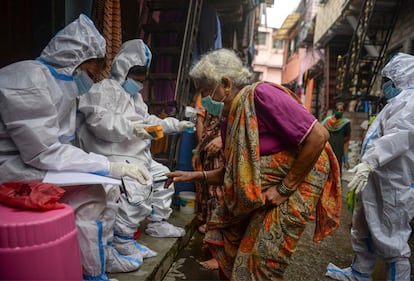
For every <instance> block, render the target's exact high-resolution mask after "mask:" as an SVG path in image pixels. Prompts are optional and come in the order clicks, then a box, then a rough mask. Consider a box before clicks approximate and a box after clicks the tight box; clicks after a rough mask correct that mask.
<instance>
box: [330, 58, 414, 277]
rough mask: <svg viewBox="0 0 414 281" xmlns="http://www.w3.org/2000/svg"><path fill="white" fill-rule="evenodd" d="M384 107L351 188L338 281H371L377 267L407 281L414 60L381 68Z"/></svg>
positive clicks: (412, 213) (413, 180)
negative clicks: (346, 261)
mask: <svg viewBox="0 0 414 281" xmlns="http://www.w3.org/2000/svg"><path fill="white" fill-rule="evenodd" d="M382 76H383V77H385V78H389V79H390V80H389V81H387V82H386V83H384V84H383V95H384V97H385V98H387V105H386V106H385V107H384V108H383V109H382V110H381V112H380V113H379V114H378V115H377V117H376V119H375V120H374V122H373V123H372V124H371V126H370V127H369V129H368V131H367V134H366V137H365V139H364V142H363V144H362V151H361V161H360V162H361V163H360V164H358V165H357V166H355V167H354V169H353V171H352V172H355V173H356V174H355V176H354V178H353V179H352V180H351V182H350V183H349V185H348V186H349V187H350V188H351V190H352V189H354V190H355V192H356V195H357V204H356V208H355V210H354V213H353V217H352V229H351V241H352V248H353V250H354V253H355V256H354V259H353V262H352V265H351V266H350V267H348V268H345V269H340V268H338V267H336V266H335V265H333V264H329V265H328V268H327V272H326V275H327V276H329V277H331V278H333V279H336V280H372V278H371V274H372V273H373V271H374V267H375V262H376V260H377V259H381V260H383V261H384V263H385V264H386V276H384V280H397V281H405V280H410V275H411V266H410V260H409V258H410V255H411V250H410V246H409V244H408V240H409V238H410V235H411V226H410V221H411V220H412V219H413V217H414V188H413V187H414V149H413V148H414V56H411V55H408V54H404V53H398V54H396V55H395V56H394V57H393V58H392V59H391V60H390V61H389V62H388V63H387V64H386V65H385V67H384V68H383V70H382Z"/></svg>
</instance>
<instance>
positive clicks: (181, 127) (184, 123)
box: [178, 121, 194, 132]
mask: <svg viewBox="0 0 414 281" xmlns="http://www.w3.org/2000/svg"><path fill="white" fill-rule="evenodd" d="M190 128H194V123H193V122H191V121H180V123H178V129H179V130H180V132H184V131H185V130H187V129H190Z"/></svg>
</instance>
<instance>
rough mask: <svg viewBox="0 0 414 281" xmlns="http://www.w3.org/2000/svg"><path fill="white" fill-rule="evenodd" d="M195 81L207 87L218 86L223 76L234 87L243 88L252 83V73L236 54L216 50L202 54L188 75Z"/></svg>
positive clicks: (224, 50)
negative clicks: (227, 78) (205, 84)
mask: <svg viewBox="0 0 414 281" xmlns="http://www.w3.org/2000/svg"><path fill="white" fill-rule="evenodd" d="M189 75H190V77H191V78H192V79H193V80H195V81H203V82H204V83H207V84H208V85H219V84H220V83H221V79H222V78H223V77H224V76H227V77H229V78H230V80H231V81H232V82H233V83H234V85H235V86H236V87H244V86H246V85H248V84H250V83H252V82H253V79H254V75H253V73H252V72H251V71H250V70H249V69H248V68H247V67H245V66H243V62H242V61H241V59H240V57H239V56H237V54H236V53H235V52H234V51H232V50H229V49H217V50H213V51H210V52H208V53H206V54H204V55H203V56H202V57H201V59H200V60H199V61H198V62H197V63H196V64H195V65H194V66H193V67H192V69H191V70H190V73H189Z"/></svg>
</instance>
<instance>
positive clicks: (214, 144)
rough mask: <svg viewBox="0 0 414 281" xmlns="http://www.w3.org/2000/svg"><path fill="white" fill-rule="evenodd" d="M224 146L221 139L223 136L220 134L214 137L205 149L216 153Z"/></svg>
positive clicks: (210, 152)
mask: <svg viewBox="0 0 414 281" xmlns="http://www.w3.org/2000/svg"><path fill="white" fill-rule="evenodd" d="M222 148H223V142H222V140H221V136H220V135H218V136H217V137H215V138H214V139H212V140H211V141H210V142H209V143H208V144H207V145H206V147H205V148H204V150H205V151H207V153H208V154H215V153H217V152H219V151H220V149H222Z"/></svg>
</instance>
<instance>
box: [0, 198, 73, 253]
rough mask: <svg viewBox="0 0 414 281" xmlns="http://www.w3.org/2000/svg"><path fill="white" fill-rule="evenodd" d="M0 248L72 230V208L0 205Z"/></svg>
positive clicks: (32, 242)
mask: <svg viewBox="0 0 414 281" xmlns="http://www.w3.org/2000/svg"><path fill="white" fill-rule="evenodd" d="M0 214H1V215H0V249H4V248H15V247H30V246H35V245H40V244H43V243H48V242H51V241H55V240H57V239H59V238H61V237H63V236H65V235H66V234H68V233H70V232H72V231H73V230H74V229H75V215H74V212H73V209H72V208H71V207H70V206H69V205H66V204H65V207H64V208H63V209H56V210H49V211H42V212H40V211H31V210H23V209H15V208H12V207H8V206H5V205H2V204H0Z"/></svg>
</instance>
